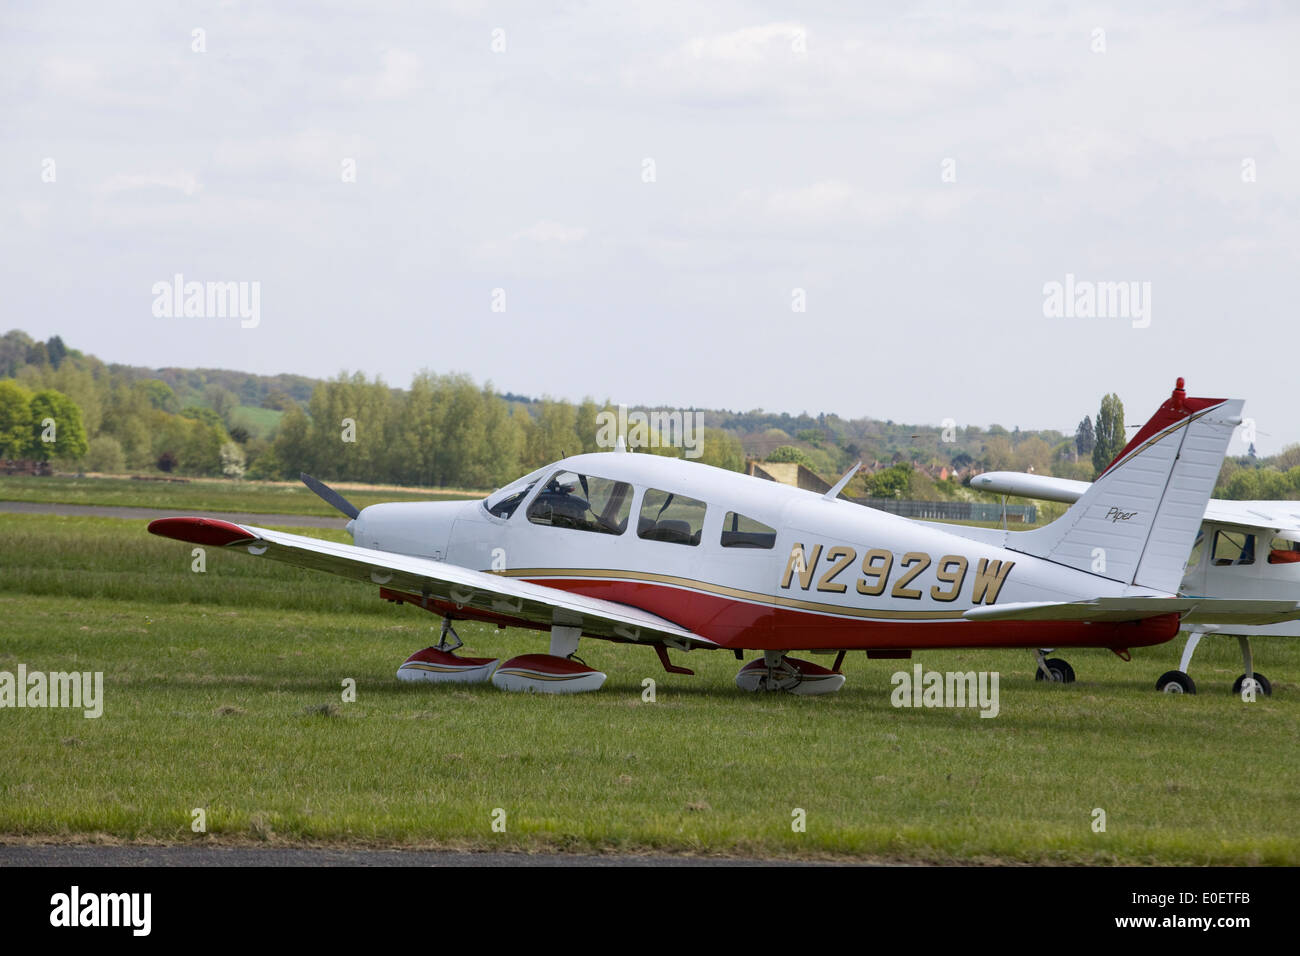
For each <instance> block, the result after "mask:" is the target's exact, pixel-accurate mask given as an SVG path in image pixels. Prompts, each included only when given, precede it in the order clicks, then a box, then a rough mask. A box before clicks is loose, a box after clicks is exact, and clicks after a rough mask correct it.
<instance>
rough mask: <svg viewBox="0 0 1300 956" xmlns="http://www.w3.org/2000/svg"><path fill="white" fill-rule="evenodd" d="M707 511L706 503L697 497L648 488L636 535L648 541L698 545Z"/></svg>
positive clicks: (642, 501) (642, 503)
mask: <svg viewBox="0 0 1300 956" xmlns="http://www.w3.org/2000/svg"><path fill="white" fill-rule="evenodd" d="M706 510H707V508H706V505H705V504H704V502H703V501H700V500H698V499H696V498H687V497H686V496H685V495H678V494H674V493H672V492H670V491H658V490H656V489H654V488H649V489H647V490H646V493H645V497H644V498H642V500H641V515H640V517H639V518H638V520H637V532H636V533H637V536H638V537H641V538H645V539H646V540H647V541H668V542H671V543H672V544H688V545H691V546H695V545H698V544H699V543H700V535H701V534H702V533H703V531H704V512H705V511H706Z"/></svg>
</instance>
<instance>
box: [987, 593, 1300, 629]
mask: <svg viewBox="0 0 1300 956" xmlns="http://www.w3.org/2000/svg"><path fill="white" fill-rule="evenodd" d="M1165 614H1177V615H1179V617H1180V618H1181V619H1182V621H1183V622H1184V623H1187V624H1242V625H1248V624H1276V623H1278V622H1279V621H1294V620H1297V619H1300V604H1297V603H1295V602H1294V601H1252V600H1237V599H1224V598H1173V597H1167V598H1166V597H1103V598H1094V599H1093V600H1091V601H1065V602H1052V601H1041V602H1022V603H1019V604H990V605H987V606H982V607H973V608H971V609H970V610H969V611H967V612H966V613H965V614H964V615H962V616H963V617H965V618H966V619H967V620H968V621H1108V622H1117V621H1142V620H1146V619H1147V618H1152V617H1161V616H1163V615H1165Z"/></svg>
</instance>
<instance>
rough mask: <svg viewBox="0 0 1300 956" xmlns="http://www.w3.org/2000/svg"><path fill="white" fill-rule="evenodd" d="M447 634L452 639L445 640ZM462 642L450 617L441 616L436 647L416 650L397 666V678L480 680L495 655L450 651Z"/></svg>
mask: <svg viewBox="0 0 1300 956" xmlns="http://www.w3.org/2000/svg"><path fill="white" fill-rule="evenodd" d="M448 634H450V635H451V636H452V638H454V639H455V641H456V643H455V644H452V643H451V642H450V641H448V640H447V635H448ZM464 646H465V642H464V641H462V640H461V639H460V636H459V635H458V634H457V633H456V631H455V630H454V629H453V628H452V626H451V621H450V620H448V619H446V618H444V619H443V621H442V634H441V636H440V637H439V639H438V644H437V646H436V647H426V648H425V649H424V650H422V651H416V652H415V653H414V654H412V655H411V656H410V657H408V658H407V659H406V660H405V661H403V662H402V666H401V667H399V668H398V669H397V679H398V680H400V681H408V682H413V681H428V682H430V683H434V684H481V683H483V682H484V681H486V680H488V679H490V678H491V677H492V672H493V671H495V670H496V668H497V664H499V663H500V662H501V660H500V658H497V657H458V656H457V655H456V654H455V653H453V652H454V651H455V650H456V649H457V648H460V647H464Z"/></svg>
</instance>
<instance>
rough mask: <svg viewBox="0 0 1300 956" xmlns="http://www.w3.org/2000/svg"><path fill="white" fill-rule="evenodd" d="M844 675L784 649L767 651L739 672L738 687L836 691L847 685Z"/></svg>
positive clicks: (828, 692)
mask: <svg viewBox="0 0 1300 956" xmlns="http://www.w3.org/2000/svg"><path fill="white" fill-rule="evenodd" d="M844 679H845V678H844V675H843V674H840V673H838V672H836V671H832V670H827V669H826V668H825V667H822V666H821V665H820V664H814V663H812V662H811V661H801V660H798V659H797V658H794V657H786V656H785V653H784V652H782V651H764V652H763V656H762V657H761V658H758V659H757V660H753V661H750V662H749V663H748V664H746V665H745V666H744V667H742V668H741V669H740V673H739V674H737V675H736V686H737V687H739V688H740V689H741V690H747V691H750V692H751V693H754V692H757V691H760V690H771V691H774V690H783V691H785V692H786V693H788V694H801V695H805V696H807V695H811V694H833V693H835V691H837V690H839V689H840V688H841V687H843V686H844Z"/></svg>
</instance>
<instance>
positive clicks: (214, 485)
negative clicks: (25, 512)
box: [0, 475, 471, 517]
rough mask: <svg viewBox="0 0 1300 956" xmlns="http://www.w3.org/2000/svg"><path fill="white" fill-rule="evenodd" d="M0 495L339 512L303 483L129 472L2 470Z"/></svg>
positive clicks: (426, 496) (439, 497) (412, 496)
mask: <svg viewBox="0 0 1300 956" xmlns="http://www.w3.org/2000/svg"><path fill="white" fill-rule="evenodd" d="M342 490H343V496H344V497H345V498H347V499H348V500H349V501H351V502H352V503H353V504H354V505H356V506H357V507H358V508H364V507H366V506H367V505H373V504H378V503H379V502H383V501H455V500H460V499H464V498H467V497H471V495H469V494H467V493H464V492H445V491H427V490H411V491H354V490H351V489H347V488H344V489H342ZM0 501H30V502H43V503H47V504H70V505H110V506H121V507H135V508H173V509H176V510H177V511H181V510H184V509H189V510H192V511H246V512H251V513H253V514H293V515H328V516H329V517H337V516H338V512H337V511H335V510H334V509H333V508H332V507H331V506H330V505H327V504H326V503H325V502H324V501H322V500H321V499H320V498H318V497H317V496H316V495H315V494H314V493H312V492H311V491H310V490H309V489H308V488H307V487H306V486H304V485H281V484H271V483H267V482H257V481H218V480H213V479H202V480H196V481H191V482H183V483H182V482H162V481H137V480H135V479H132V478H62V477H58V478H55V477H51V478H33V477H26V476H18V475H5V476H0Z"/></svg>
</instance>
